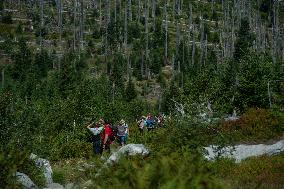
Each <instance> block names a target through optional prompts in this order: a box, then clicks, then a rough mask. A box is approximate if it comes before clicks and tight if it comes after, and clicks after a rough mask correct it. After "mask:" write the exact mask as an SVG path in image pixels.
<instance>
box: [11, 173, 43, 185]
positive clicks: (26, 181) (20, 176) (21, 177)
mask: <svg viewBox="0 0 284 189" xmlns="http://www.w3.org/2000/svg"><path fill="white" fill-rule="evenodd" d="M15 176H16V179H17V181H18V182H20V183H21V184H22V185H23V187H24V188H28V189H37V188H38V187H37V186H36V185H35V184H34V183H33V181H32V180H31V179H30V177H29V176H28V175H26V174H24V173H20V172H16V173H15Z"/></svg>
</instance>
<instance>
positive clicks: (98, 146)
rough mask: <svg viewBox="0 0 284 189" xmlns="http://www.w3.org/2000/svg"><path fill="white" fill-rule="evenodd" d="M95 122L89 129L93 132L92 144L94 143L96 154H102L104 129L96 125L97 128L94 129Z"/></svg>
mask: <svg viewBox="0 0 284 189" xmlns="http://www.w3.org/2000/svg"><path fill="white" fill-rule="evenodd" d="M94 124H95V122H93V123H91V124H89V125H88V126H87V128H88V129H89V130H90V131H91V132H92V142H93V151H94V154H100V153H101V139H100V134H101V132H102V130H103V127H100V126H99V124H97V123H96V124H95V127H93V126H94Z"/></svg>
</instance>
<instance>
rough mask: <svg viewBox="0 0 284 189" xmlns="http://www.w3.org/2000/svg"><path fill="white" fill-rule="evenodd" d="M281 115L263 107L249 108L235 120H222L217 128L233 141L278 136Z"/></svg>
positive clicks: (282, 128)
mask: <svg viewBox="0 0 284 189" xmlns="http://www.w3.org/2000/svg"><path fill="white" fill-rule="evenodd" d="M283 121H284V119H283V115H282V116H281V115H279V114H275V113H274V112H271V111H267V110H265V109H249V110H248V111H247V112H245V113H244V114H243V115H242V116H241V117H240V119H239V120H237V121H223V122H221V123H220V126H219V130H220V132H222V133H223V134H224V135H228V137H230V138H231V139H233V140H235V141H240V140H241V141H243V142H249V141H263V140H269V139H271V138H277V137H280V136H281V135H282V133H283V131H284V127H283V125H282V123H283Z"/></svg>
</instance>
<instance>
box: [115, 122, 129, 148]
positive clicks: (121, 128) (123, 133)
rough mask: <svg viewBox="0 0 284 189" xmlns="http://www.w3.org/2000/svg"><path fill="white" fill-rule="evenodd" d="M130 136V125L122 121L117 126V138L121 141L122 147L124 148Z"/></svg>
mask: <svg viewBox="0 0 284 189" xmlns="http://www.w3.org/2000/svg"><path fill="white" fill-rule="evenodd" d="M128 135H129V130H128V125H127V124H126V123H125V121H124V120H123V119H122V120H120V122H119V125H118V126H117V137H118V140H119V144H120V145H121V146H124V145H125V144H126V141H127V137H128Z"/></svg>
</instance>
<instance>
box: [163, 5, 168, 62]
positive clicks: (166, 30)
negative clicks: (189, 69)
mask: <svg viewBox="0 0 284 189" xmlns="http://www.w3.org/2000/svg"><path fill="white" fill-rule="evenodd" d="M164 14H165V62H167V59H168V13H167V3H165V5H164Z"/></svg>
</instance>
